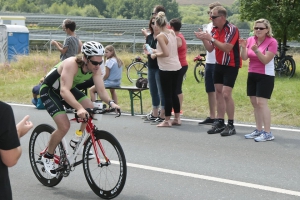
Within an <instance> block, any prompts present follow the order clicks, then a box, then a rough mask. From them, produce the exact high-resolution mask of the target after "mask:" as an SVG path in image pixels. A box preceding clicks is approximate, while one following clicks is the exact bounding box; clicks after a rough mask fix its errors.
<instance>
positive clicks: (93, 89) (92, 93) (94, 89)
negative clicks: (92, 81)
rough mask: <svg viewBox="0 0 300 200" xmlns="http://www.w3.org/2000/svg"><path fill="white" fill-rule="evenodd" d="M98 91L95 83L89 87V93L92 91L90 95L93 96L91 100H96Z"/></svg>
mask: <svg viewBox="0 0 300 200" xmlns="http://www.w3.org/2000/svg"><path fill="white" fill-rule="evenodd" d="M96 92H97V91H96V87H95V85H94V86H92V87H91V88H90V89H89V93H90V96H91V100H92V101H96V95H95V93H96Z"/></svg>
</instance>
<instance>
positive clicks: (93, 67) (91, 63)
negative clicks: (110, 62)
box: [87, 56, 103, 73]
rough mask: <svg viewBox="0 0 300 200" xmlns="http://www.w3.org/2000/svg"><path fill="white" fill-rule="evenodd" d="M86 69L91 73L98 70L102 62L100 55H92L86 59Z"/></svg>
mask: <svg viewBox="0 0 300 200" xmlns="http://www.w3.org/2000/svg"><path fill="white" fill-rule="evenodd" d="M87 62H88V63H87V67H88V70H89V71H90V72H92V73H95V72H97V70H99V68H100V65H101V64H102V62H103V59H102V56H93V57H91V58H89V59H88V60H87Z"/></svg>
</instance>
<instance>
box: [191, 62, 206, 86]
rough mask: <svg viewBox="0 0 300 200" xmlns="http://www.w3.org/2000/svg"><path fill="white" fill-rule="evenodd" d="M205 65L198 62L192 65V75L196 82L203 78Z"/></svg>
mask: <svg viewBox="0 0 300 200" xmlns="http://www.w3.org/2000/svg"><path fill="white" fill-rule="evenodd" d="M204 71H205V65H204V64H203V63H200V62H198V63H197V64H196V65H195V67H194V76H195V79H196V81H197V82H198V83H200V82H201V81H202V80H203V78H204Z"/></svg>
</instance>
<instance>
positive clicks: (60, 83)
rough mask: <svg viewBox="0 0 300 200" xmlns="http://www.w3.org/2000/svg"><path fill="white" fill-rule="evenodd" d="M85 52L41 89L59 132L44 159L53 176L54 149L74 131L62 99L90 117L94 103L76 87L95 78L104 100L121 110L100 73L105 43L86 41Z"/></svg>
mask: <svg viewBox="0 0 300 200" xmlns="http://www.w3.org/2000/svg"><path fill="white" fill-rule="evenodd" d="M81 52H82V55H81V54H79V55H77V56H75V57H69V58H67V59H65V60H64V61H61V62H60V63H58V64H57V65H55V66H54V68H53V69H52V70H51V71H50V72H49V73H48V74H47V75H46V77H45V80H44V82H43V85H42V86H41V89H40V96H41V100H42V102H43V104H44V105H45V108H46V109H47V111H48V113H49V114H50V116H51V117H52V118H53V120H54V122H55V123H56V125H57V129H56V130H55V131H54V132H53V133H52V134H51V138H50V141H49V145H48V149H47V152H46V153H45V155H44V156H43V157H42V162H43V163H44V166H45V169H46V171H47V172H48V173H49V174H50V175H51V176H52V177H54V176H56V171H55V163H54V159H53V154H54V150H55V148H56V146H57V145H58V144H59V143H60V141H61V139H62V138H63V137H64V136H65V135H66V133H67V132H68V130H69V128H70V122H69V119H68V117H67V114H66V111H65V110H64V107H63V103H62V100H64V101H65V102H66V104H68V105H70V106H71V107H73V108H74V109H76V110H77V115H78V116H79V117H80V118H87V117H88V112H87V111H86V110H85V108H93V103H92V101H91V100H90V99H89V98H88V97H87V96H86V95H85V94H83V93H82V92H81V91H80V90H78V89H77V88H76V87H75V85H76V84H79V83H83V82H84V81H85V80H88V79H90V78H92V79H93V82H94V84H95V86H96V90H97V93H98V94H99V96H100V98H101V99H102V100H103V101H104V102H106V103H108V104H109V105H110V106H111V107H112V108H118V109H119V108H120V107H119V106H118V105H117V104H115V103H114V101H113V100H110V98H109V95H108V94H107V92H106V90H105V87H104V83H103V79H102V76H101V70H100V65H101V64H102V62H103V60H102V59H103V55H104V47H103V46H102V44H100V43H98V42H94V41H90V42H85V43H84V44H83V45H82V48H81ZM84 125H85V126H86V124H84ZM82 128H83V127H82Z"/></svg>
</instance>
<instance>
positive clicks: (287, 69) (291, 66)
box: [279, 57, 296, 78]
mask: <svg viewBox="0 0 300 200" xmlns="http://www.w3.org/2000/svg"><path fill="white" fill-rule="evenodd" d="M280 67H281V70H280V71H279V76H282V77H283V76H285V77H289V78H292V77H293V76H294V74H295V71H296V64H295V61H294V59H293V58H292V57H285V58H283V59H282V60H281V61H280Z"/></svg>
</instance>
